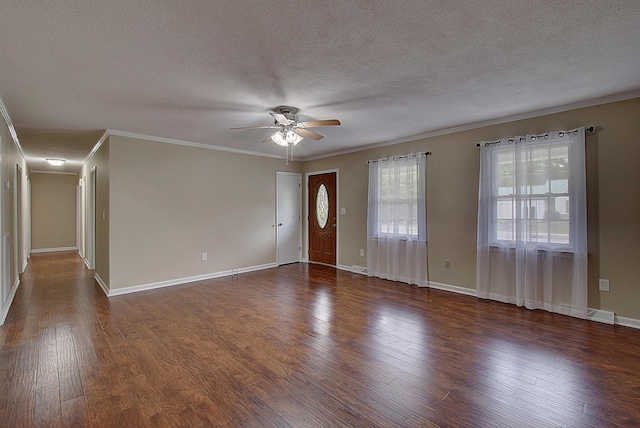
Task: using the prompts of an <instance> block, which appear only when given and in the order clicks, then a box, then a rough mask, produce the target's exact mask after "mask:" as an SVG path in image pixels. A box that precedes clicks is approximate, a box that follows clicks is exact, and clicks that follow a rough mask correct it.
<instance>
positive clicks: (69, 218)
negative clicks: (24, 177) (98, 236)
mask: <svg viewBox="0 0 640 428" xmlns="http://www.w3.org/2000/svg"><path fill="white" fill-rule="evenodd" d="M77 186H78V178H77V177H76V176H75V175H67V174H42V173H32V174H31V248H32V249H33V250H39V249H47V248H72V247H76V189H77Z"/></svg>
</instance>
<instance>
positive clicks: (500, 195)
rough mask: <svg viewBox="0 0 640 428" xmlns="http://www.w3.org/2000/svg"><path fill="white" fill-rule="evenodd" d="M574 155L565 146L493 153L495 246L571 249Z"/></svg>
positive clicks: (540, 145)
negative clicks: (534, 244) (533, 244)
mask: <svg viewBox="0 0 640 428" xmlns="http://www.w3.org/2000/svg"><path fill="white" fill-rule="evenodd" d="M570 155H571V154H570V146H569V144H568V143H567V142H562V141H561V142H555V143H544V142H541V143H534V144H532V145H531V146H530V147H527V148H523V149H521V150H517V151H516V150H514V149H513V147H505V148H503V149H502V148H497V149H496V150H495V151H494V152H493V153H492V164H493V165H492V169H493V171H494V174H495V177H496V179H495V180H494V182H493V192H492V193H493V202H492V207H493V219H492V220H493V227H492V231H491V235H492V236H491V237H492V239H493V240H494V241H495V242H501V243H503V244H505V243H507V242H509V241H512V242H515V241H524V242H537V243H541V244H549V245H550V246H556V245H560V246H570V245H572V242H573V240H572V236H571V232H570V230H571V228H570V221H571V205H572V198H571V195H570V193H569V189H570V188H571V182H570V177H571V174H570V170H569V168H570V163H569V159H570Z"/></svg>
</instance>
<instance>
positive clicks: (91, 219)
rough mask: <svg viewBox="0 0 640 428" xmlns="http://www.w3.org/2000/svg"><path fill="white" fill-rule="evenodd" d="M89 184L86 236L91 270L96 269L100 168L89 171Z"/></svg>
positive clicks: (86, 257)
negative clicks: (97, 204) (97, 198)
mask: <svg viewBox="0 0 640 428" xmlns="http://www.w3.org/2000/svg"><path fill="white" fill-rule="evenodd" d="M88 180H89V182H88V185H87V186H86V192H87V197H86V198H85V202H86V204H87V210H86V217H87V220H86V226H87V232H86V236H85V245H86V248H85V259H84V260H85V264H86V265H87V267H88V268H89V269H95V268H96V211H97V210H96V191H97V182H98V167H97V166H94V167H93V168H91V171H89V178H88Z"/></svg>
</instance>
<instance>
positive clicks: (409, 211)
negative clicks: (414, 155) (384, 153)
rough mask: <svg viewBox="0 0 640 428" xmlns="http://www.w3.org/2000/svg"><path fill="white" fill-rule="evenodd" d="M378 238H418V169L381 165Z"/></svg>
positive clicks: (408, 165)
mask: <svg viewBox="0 0 640 428" xmlns="http://www.w3.org/2000/svg"><path fill="white" fill-rule="evenodd" d="M377 190H378V196H377V199H378V224H377V226H378V227H377V229H378V230H377V232H378V233H377V235H378V236H388V235H394V236H398V235H400V236H405V237H417V236H418V165H417V164H416V163H414V162H412V163H408V164H407V165H403V166H402V167H401V168H398V165H397V164H395V163H392V162H381V163H380V165H378V186H377Z"/></svg>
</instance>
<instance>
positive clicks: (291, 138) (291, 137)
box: [284, 129, 302, 146]
mask: <svg viewBox="0 0 640 428" xmlns="http://www.w3.org/2000/svg"><path fill="white" fill-rule="evenodd" d="M284 138H285V140H286V141H287V143H289V144H293V145H294V146H295V145H296V144H298V143H299V142H300V141H302V137H301V136H300V135H298V134H297V133H296V132H295V131H293V130H291V129H290V130H288V131H287V132H286V134H285V137H284Z"/></svg>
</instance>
